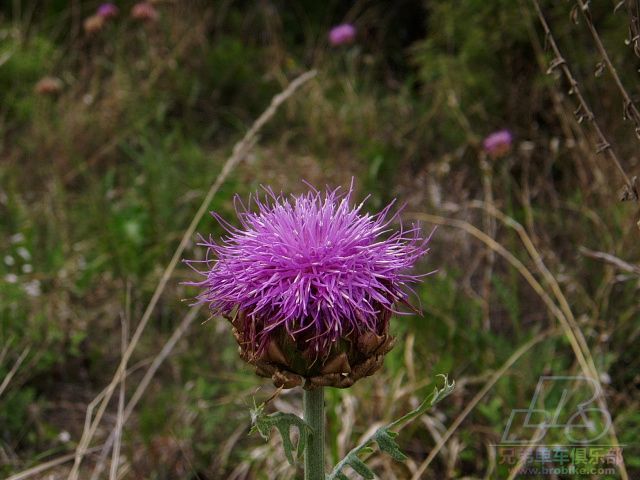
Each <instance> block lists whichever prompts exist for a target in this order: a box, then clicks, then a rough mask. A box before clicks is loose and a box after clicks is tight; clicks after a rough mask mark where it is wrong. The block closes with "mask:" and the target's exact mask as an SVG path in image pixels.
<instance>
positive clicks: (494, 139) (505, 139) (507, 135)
mask: <svg viewBox="0 0 640 480" xmlns="http://www.w3.org/2000/svg"><path fill="white" fill-rule="evenodd" d="M512 142H513V135H511V132H510V131H509V130H499V131H497V132H493V133H492V134H491V135H489V136H487V137H486V138H485V139H484V141H483V142H482V146H483V147H484V150H485V152H487V153H488V154H489V155H490V156H492V157H494V158H499V157H502V156H504V155H506V154H507V153H509V150H511V144H512Z"/></svg>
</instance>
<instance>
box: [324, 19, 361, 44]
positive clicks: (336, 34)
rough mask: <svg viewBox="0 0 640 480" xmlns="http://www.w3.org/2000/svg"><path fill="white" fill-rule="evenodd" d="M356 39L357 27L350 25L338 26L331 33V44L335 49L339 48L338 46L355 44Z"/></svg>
mask: <svg viewBox="0 0 640 480" xmlns="http://www.w3.org/2000/svg"><path fill="white" fill-rule="evenodd" d="M355 38H356V27H354V26H353V25H351V24H349V23H343V24H342V25H337V26H335V27H333V28H332V29H331V30H330V31H329V43H330V44H331V45H332V46H334V47H337V46H338V45H345V44H349V43H353V41H354V40H355Z"/></svg>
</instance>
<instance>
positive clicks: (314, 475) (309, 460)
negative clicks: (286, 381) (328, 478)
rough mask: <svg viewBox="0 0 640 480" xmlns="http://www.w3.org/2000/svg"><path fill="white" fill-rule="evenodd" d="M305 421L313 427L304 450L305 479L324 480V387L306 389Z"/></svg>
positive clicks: (304, 397) (304, 403)
mask: <svg viewBox="0 0 640 480" xmlns="http://www.w3.org/2000/svg"><path fill="white" fill-rule="evenodd" d="M303 405H304V421H305V422H307V425H309V427H311V429H312V433H311V434H309V440H308V442H307V448H306V449H305V451H304V480H324V388H323V387H317V388H314V389H313V390H304V396H303Z"/></svg>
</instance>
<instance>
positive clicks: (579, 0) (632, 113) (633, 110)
mask: <svg viewBox="0 0 640 480" xmlns="http://www.w3.org/2000/svg"><path fill="white" fill-rule="evenodd" d="M576 6H577V7H578V10H580V13H581V14H582V18H584V20H585V23H586V24H587V28H588V29H589V32H590V33H591V36H592V37H593V41H594V43H595V44H596V48H597V49H598V53H600V56H601V57H602V62H603V63H604V65H605V66H606V67H607V70H609V73H610V74H611V76H612V77H613V81H614V82H615V84H616V86H617V87H618V90H620V94H621V95H622V99H623V100H624V116H625V118H630V119H631V120H632V121H633V123H635V126H636V131H635V133H636V137H637V138H638V139H639V140H640V111H638V107H636V104H635V103H633V100H631V96H630V95H629V93H628V92H627V89H626V88H624V85H623V83H622V80H620V76H619V75H618V72H617V71H616V67H615V66H614V65H613V63H612V62H611V58H609V54H608V53H607V49H606V48H604V44H603V43H602V39H601V38H600V35H598V31H597V30H596V27H595V25H594V24H593V21H592V19H591V12H590V11H589V3H588V2H585V1H584V0H576Z"/></svg>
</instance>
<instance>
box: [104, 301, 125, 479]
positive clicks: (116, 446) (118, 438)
mask: <svg viewBox="0 0 640 480" xmlns="http://www.w3.org/2000/svg"><path fill="white" fill-rule="evenodd" d="M127 293H129V292H127ZM129 298H130V297H129V295H127V299H129ZM127 303H128V302H127ZM128 312H129V310H128V309H127V314H126V315H125V316H124V318H123V319H122V343H121V348H120V349H121V352H122V355H124V352H125V351H126V350H127V339H128V338H129V315H128ZM125 381H126V372H125V374H124V375H123V376H122V381H121V382H120V392H119V396H118V415H117V417H116V427H115V430H114V436H115V440H114V443H113V455H112V456H111V469H110V470H109V480H117V478H118V465H119V464H120V445H121V442H122V426H123V425H124V400H125V392H126V388H125Z"/></svg>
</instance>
